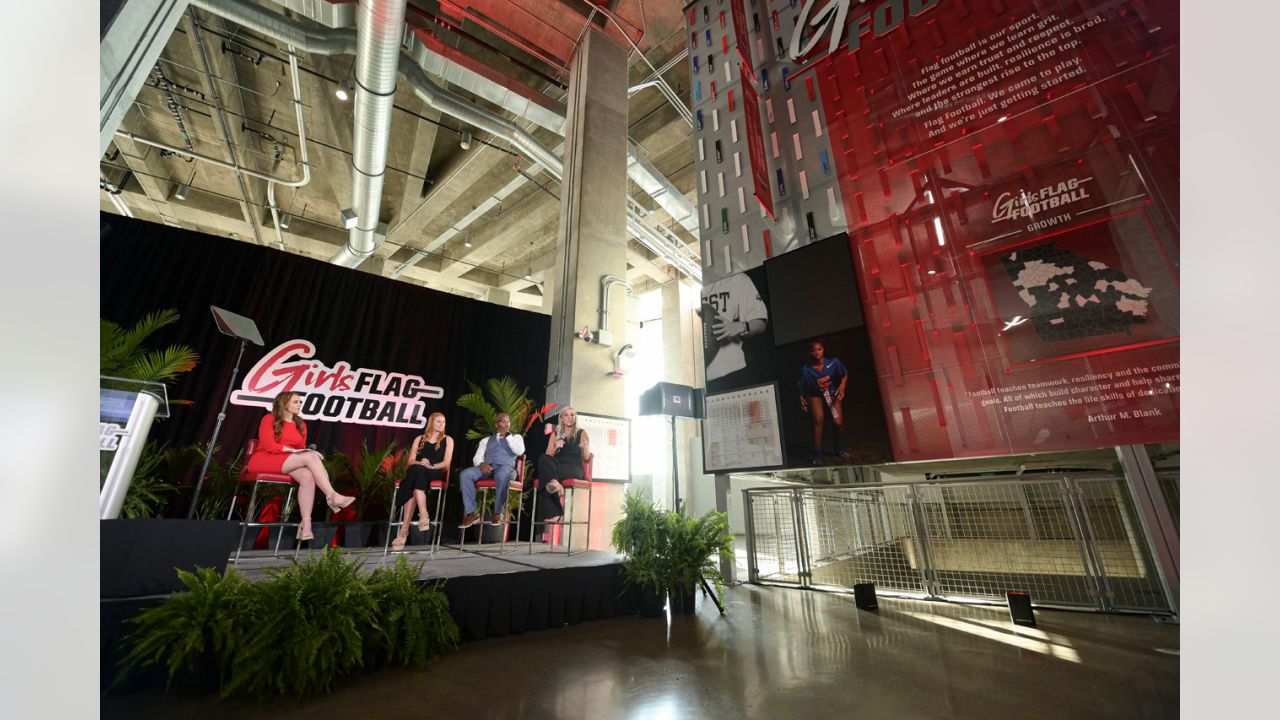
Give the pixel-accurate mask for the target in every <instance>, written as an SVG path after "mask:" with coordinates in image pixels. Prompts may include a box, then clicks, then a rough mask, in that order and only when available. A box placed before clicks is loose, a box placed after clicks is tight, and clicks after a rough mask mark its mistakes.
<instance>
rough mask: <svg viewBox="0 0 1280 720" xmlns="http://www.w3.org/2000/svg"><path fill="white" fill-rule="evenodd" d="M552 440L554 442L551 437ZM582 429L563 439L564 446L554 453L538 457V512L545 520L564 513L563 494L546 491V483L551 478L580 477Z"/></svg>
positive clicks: (581, 473) (578, 478) (577, 478)
mask: <svg viewBox="0 0 1280 720" xmlns="http://www.w3.org/2000/svg"><path fill="white" fill-rule="evenodd" d="M552 442H555V440H554V439H553V440H552ZM581 443H582V430H578V431H576V432H574V434H573V435H572V436H571V437H567V438H565V439H564V447H562V448H560V449H559V450H557V451H556V454H555V455H545V454H544V455H541V456H539V457H538V480H539V483H538V508H539V509H540V512H539V513H538V514H539V515H541V516H542V517H540V518H538V519H539V520H545V519H547V518H549V517H560V516H561V515H564V495H563V494H562V493H551V492H548V491H547V483H549V482H551V481H552V480H568V479H575V480H580V479H582V475H583V467H582V444H581Z"/></svg>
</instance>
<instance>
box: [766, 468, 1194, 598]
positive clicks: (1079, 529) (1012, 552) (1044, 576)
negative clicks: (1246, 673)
mask: <svg viewBox="0 0 1280 720" xmlns="http://www.w3.org/2000/svg"><path fill="white" fill-rule="evenodd" d="M1174 483H1175V484H1174V492H1173V493H1172V495H1171V497H1172V498H1174V499H1173V500H1171V501H1170V502H1171V503H1173V504H1176V497H1177V494H1176V478H1174ZM1166 494H1167V495H1169V492H1168V491H1167V490H1166ZM745 497H746V500H747V506H748V508H750V509H749V512H750V515H751V522H752V526H751V532H752V533H754V535H753V542H754V544H753V545H752V548H753V555H752V558H751V559H752V561H753V562H754V567H756V569H757V573H758V574H757V579H760V580H765V581H772V582H784V583H794V584H800V585H815V586H825V587H832V588H841V589H848V588H852V587H853V585H855V584H857V583H860V582H874V583H876V586H877V587H878V588H879V589H880V590H882V591H886V592H896V593H903V594H924V595H931V596H936V597H947V598H955V599H963V598H979V599H991V600H1003V599H1004V596H1005V593H1006V592H1008V591H1010V590H1021V591H1025V592H1029V593H1031V596H1032V598H1033V601H1035V602H1036V603H1038V604H1045V605H1068V606H1084V607H1100V608H1104V609H1105V608H1110V607H1114V608H1117V609H1135V610H1159V609H1167V605H1166V603H1165V599H1164V596H1163V593H1162V590H1161V584H1160V582H1159V578H1158V577H1157V575H1156V573H1155V570H1154V567H1155V565H1154V562H1153V560H1152V558H1151V556H1150V552H1149V550H1148V548H1147V545H1146V542H1145V538H1144V536H1143V534H1142V529H1141V526H1140V525H1139V524H1138V522H1137V517H1136V511H1135V508H1134V507H1133V502H1132V500H1131V498H1130V497H1129V495H1128V492H1127V489H1126V485H1125V483H1124V481H1123V480H1121V479H1119V478H1099V479H1084V480H1074V479H1068V478H1065V477H1062V476H1046V477H1042V478H1027V479H1021V480H1016V481H1009V480H993V481H976V482H975V481H965V482H934V483H916V484H901V485H881V486H875V487H866V486H861V487H846V488H822V489H813V488H795V489H786V490H780V489H760V490H749V491H746V493H745ZM797 527H799V528H801V530H802V532H801V533H800V534H799V535H797V533H796V528H797Z"/></svg>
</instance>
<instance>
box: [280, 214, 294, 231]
mask: <svg viewBox="0 0 1280 720" xmlns="http://www.w3.org/2000/svg"><path fill="white" fill-rule="evenodd" d="M291 222H293V216H292V215H290V214H289V213H285V214H283V215H281V216H280V229H281V230H288V229H289V223H291Z"/></svg>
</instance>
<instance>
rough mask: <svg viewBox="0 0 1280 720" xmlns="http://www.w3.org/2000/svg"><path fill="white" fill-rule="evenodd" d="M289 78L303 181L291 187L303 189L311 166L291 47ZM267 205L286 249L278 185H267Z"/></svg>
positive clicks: (295, 57)
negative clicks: (278, 201)
mask: <svg viewBox="0 0 1280 720" xmlns="http://www.w3.org/2000/svg"><path fill="white" fill-rule="evenodd" d="M289 77H290V78H292V80H293V110H294V113H295V114H296V115H297V117H298V147H299V148H300V149H301V157H300V158H299V159H300V160H301V162H302V181H301V182H300V183H298V184H296V185H291V187H302V186H303V185H306V184H307V183H308V182H310V181H311V166H310V165H309V164H308V163H307V135H306V133H307V131H306V128H305V127H304V126H303V124H302V85H301V84H300V83H299V82H298V54H297V53H296V52H294V50H293V46H292V45H290V46H289ZM267 204H268V205H270V206H271V223H272V224H273V225H275V227H276V243H277V244H279V245H280V249H281V250H283V249H284V230H282V229H281V228H280V210H279V208H277V207H276V183H274V182H268V183H267Z"/></svg>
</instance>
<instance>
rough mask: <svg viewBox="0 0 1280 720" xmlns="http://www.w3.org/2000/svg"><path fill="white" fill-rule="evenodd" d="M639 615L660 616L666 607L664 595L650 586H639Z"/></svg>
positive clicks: (647, 616)
mask: <svg viewBox="0 0 1280 720" xmlns="http://www.w3.org/2000/svg"><path fill="white" fill-rule="evenodd" d="M639 594H640V617H646V618H658V617H662V616H663V615H664V614H665V613H663V612H662V611H663V609H665V608H666V604H667V603H666V600H667V598H666V596H665V595H663V594H662V593H660V592H658V591H657V590H654V589H653V588H651V587H643V588H640V593H639Z"/></svg>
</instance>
